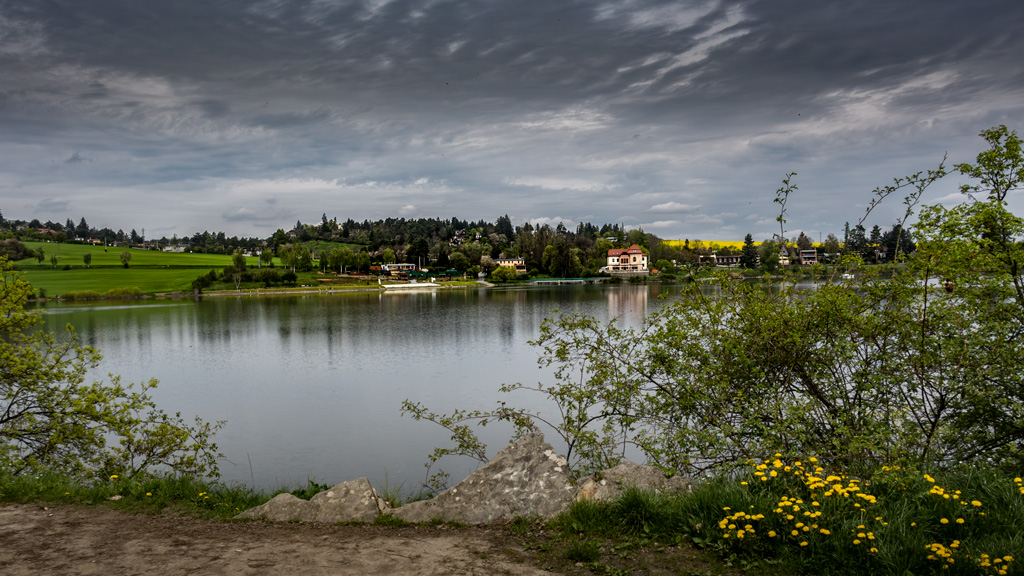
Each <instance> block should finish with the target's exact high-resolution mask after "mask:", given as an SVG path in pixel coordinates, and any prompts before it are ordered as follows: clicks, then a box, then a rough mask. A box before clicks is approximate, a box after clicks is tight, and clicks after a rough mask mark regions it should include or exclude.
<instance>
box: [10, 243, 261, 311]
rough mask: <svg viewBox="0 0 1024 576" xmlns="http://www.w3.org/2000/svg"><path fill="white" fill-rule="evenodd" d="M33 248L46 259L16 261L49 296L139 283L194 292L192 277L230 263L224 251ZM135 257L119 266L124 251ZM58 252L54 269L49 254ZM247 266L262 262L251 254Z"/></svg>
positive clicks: (153, 288) (142, 287)
mask: <svg viewBox="0 0 1024 576" xmlns="http://www.w3.org/2000/svg"><path fill="white" fill-rule="evenodd" d="M25 246H27V247H28V248H30V249H32V250H36V249H38V248H42V249H43V252H44V255H45V259H44V260H43V262H42V263H39V262H38V261H37V260H36V259H35V258H29V259H23V260H18V261H17V262H15V265H16V266H17V267H18V269H19V270H21V271H22V272H24V273H25V278H26V279H27V280H28V281H29V282H31V283H32V286H33V287H34V288H35V289H36V291H37V293H38V291H39V290H45V291H46V294H47V296H48V297H51V298H52V297H55V296H58V295H60V294H63V293H65V292H70V291H80V290H92V291H95V292H100V293H103V292H106V291H108V290H110V289H112V288H130V287H137V288H139V289H140V290H141V291H143V292H145V293H153V292H171V291H175V290H191V284H192V280H194V279H195V278H196V277H198V276H200V275H201V274H205V273H207V272H209V271H210V270H214V269H216V270H218V271H219V270H221V269H223V268H225V267H227V266H230V265H231V256H225V255H220V254H187V253H174V252H158V251H156V250H135V249H127V248H115V247H110V248H107V249H104V248H103V247H102V246H86V245H82V244H59V245H58V244H55V243H50V242H25ZM122 252H128V253H130V254H131V255H132V257H131V260H130V261H129V263H128V266H129V267H128V268H125V267H124V266H123V265H122V264H121V253H122ZM87 253H89V254H92V262H91V263H90V265H89V267H88V268H87V267H86V266H85V262H84V260H83V256H84V255H85V254H87ZM53 254H59V260H58V261H57V266H56V268H54V267H53V265H52V263H51V262H50V256H51V255H53ZM246 264H247V265H248V266H253V267H255V266H258V265H259V262H258V260H257V259H256V258H255V257H253V258H247V259H246ZM65 265H67V266H70V267H71V268H70V269H69V270H64V266H65Z"/></svg>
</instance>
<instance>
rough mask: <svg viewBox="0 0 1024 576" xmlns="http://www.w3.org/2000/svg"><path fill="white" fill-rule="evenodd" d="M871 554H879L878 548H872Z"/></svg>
mask: <svg viewBox="0 0 1024 576" xmlns="http://www.w3.org/2000/svg"><path fill="white" fill-rule="evenodd" d="M869 552H872V553H875V554H877V553H878V548H872V549H871V550H869Z"/></svg>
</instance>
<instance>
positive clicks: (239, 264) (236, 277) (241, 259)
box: [231, 249, 245, 290]
mask: <svg viewBox="0 0 1024 576" xmlns="http://www.w3.org/2000/svg"><path fill="white" fill-rule="evenodd" d="M244 275H245V255H244V254H242V250H241V249H238V250H235V252H234V253H233V254H232V255H231V279H232V280H233V281H234V282H235V290H238V289H239V287H240V286H241V285H242V277H243V276H244Z"/></svg>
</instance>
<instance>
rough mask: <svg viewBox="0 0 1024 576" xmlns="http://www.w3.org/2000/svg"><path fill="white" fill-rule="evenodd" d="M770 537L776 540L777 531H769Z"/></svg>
mask: <svg viewBox="0 0 1024 576" xmlns="http://www.w3.org/2000/svg"><path fill="white" fill-rule="evenodd" d="M768 537H769V538H775V530H769V531H768Z"/></svg>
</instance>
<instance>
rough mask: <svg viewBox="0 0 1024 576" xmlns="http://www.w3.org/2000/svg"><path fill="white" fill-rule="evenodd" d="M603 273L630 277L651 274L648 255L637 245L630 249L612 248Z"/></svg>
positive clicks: (602, 269)
mask: <svg viewBox="0 0 1024 576" xmlns="http://www.w3.org/2000/svg"><path fill="white" fill-rule="evenodd" d="M601 272H608V273H609V274H623V275H629V276H636V275H643V274H649V273H650V271H649V269H648V267H647V253H646V252H644V251H643V248H640V247H639V246H637V245H636V244H633V245H632V246H630V247H629V248H612V249H611V250H609V251H608V264H607V265H606V266H605V267H604V268H601Z"/></svg>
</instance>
